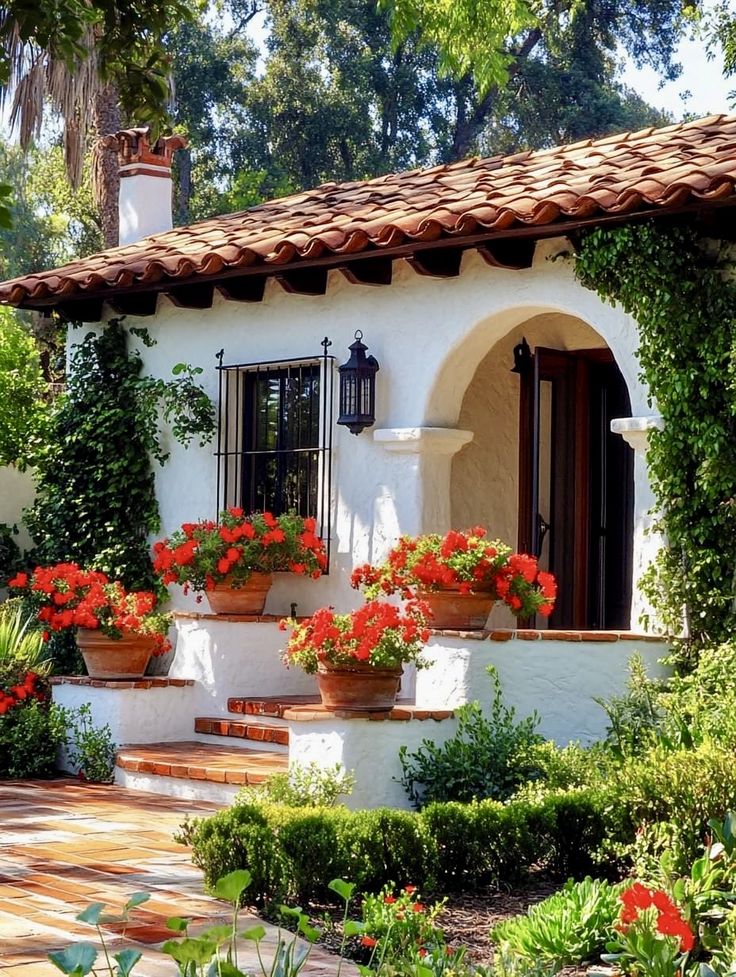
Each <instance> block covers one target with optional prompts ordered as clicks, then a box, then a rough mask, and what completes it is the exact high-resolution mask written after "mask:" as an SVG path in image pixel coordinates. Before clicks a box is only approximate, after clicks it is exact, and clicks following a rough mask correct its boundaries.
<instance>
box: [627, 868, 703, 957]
mask: <svg viewBox="0 0 736 977" xmlns="http://www.w3.org/2000/svg"><path fill="white" fill-rule="evenodd" d="M619 898H620V899H621V902H622V903H623V907H622V909H621V914H620V916H619V922H618V929H620V930H621V931H622V932H626V930H627V928H628V927H629V926H630V925H631V924H632V923H635V922H637V920H638V919H639V918H640V913H641V912H643V911H645V910H647V909H654V910H656V924H655V925H656V928H657V932H658V933H661V934H662V936H675V937H677V938H678V939H679V941H680V951H681V952H682V953H688V952H689V951H690V950H692V948H693V947H694V946H695V934H694V933H693V931H692V930H691V929H690V927H689V925H688V924H687V922H686V921H685V920H684V919H683V918H682V914H681V912H680V909H679V907H678V906H677V905H675V903H674V902H673V901H672V899H671V898H670V897H669V896H668V895H667V893H666V892H663V891H662V890H659V889H657V890H655V889H649V888H647V886H645V885H642V884H641V882H635V883H634V884H633V885H632V886H631V888H630V889H626V891H625V892H622V893H621V895H620V896H619Z"/></svg>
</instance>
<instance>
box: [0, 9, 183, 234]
mask: <svg viewBox="0 0 736 977" xmlns="http://www.w3.org/2000/svg"><path fill="white" fill-rule="evenodd" d="M189 16H190V11H189V5H188V4H187V3H186V2H185V0H159V2H157V3H154V4H150V3H145V2H140V0H135V2H129V0H86V2H84V3H79V2H78V0H54V2H53V3H51V2H49V0H41V2H39V3H35V4H32V3H31V4H29V3H27V2H25V0H12V2H11V3H9V4H7V5H6V6H5V7H4V8H3V17H2V20H1V22H0V102H3V103H6V102H7V101H9V100H10V99H11V98H12V112H11V122H13V123H14V124H16V123H17V124H18V127H19V131H20V140H21V145H22V146H23V147H24V148H28V146H29V145H30V144H31V142H32V141H33V139H34V138H37V137H38V136H39V135H40V133H41V127H42V123H43V119H44V116H45V114H46V113H47V112H48V108H49V106H50V107H51V108H52V109H53V110H54V111H55V112H56V113H57V114H58V115H59V116H60V117H61V119H62V120H63V122H64V158H65V163H66V168H67V173H68V175H69V179H70V182H71V183H72V184H73V185H74V186H75V187H76V186H78V185H79V184H80V182H81V179H82V163H83V159H84V155H85V149H86V141H87V135H88V133H89V132H90V131H93V132H94V134H95V135H96V136H98V137H99V136H102V135H105V134H106V133H109V132H114V131H115V130H116V129H119V128H120V118H121V112H120V108H122V111H123V113H124V115H125V116H127V117H131V118H135V119H136V120H137V121H138V122H144V123H145V122H148V123H151V124H153V126H154V127H156V126H158V125H159V124H160V123H161V122H162V121H163V119H164V118H165V117H166V102H167V99H168V95H169V66H168V59H167V56H166V53H165V51H164V48H163V45H162V37H163V35H164V34H165V33H166V31H167V30H168V29H169V28H170V27H171V26H172V25H173V24H176V23H178V22H180V21H182V20H185V19H187V18H188V17H189ZM98 149H99V152H98V159H97V161H96V173H97V176H98V179H97V180H96V188H97V191H98V193H97V196H98V201H99V204H100V212H101V215H102V225H103V234H104V239H105V243H106V244H108V245H111V244H117V233H118V228H117V161H116V159H115V156H114V154H113V153H112V152H111V151H110V150H106V151H105V150H103V149H102V148H101V147H98ZM9 194H10V187H9V186H8V185H4V186H2V187H0V226H8V222H9V213H8V209H7V206H3V205H2V204H3V198H5V199H7V197H8V195H9Z"/></svg>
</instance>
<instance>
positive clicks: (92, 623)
mask: <svg viewBox="0 0 736 977" xmlns="http://www.w3.org/2000/svg"><path fill="white" fill-rule="evenodd" d="M8 586H9V587H12V588H13V589H14V590H18V591H21V592H25V593H26V594H27V595H28V597H29V598H30V600H31V602H32V603H33V605H34V606H35V608H36V616H37V618H38V620H39V621H40V622H41V623H42V624H43V625H44V626H45V628H46V631H44V638H45V639H46V640H48V638H49V636H50V632H57V631H65V630H68V629H70V628H84V629H86V630H89V631H97V630H100V631H102V632H103V633H104V634H106V635H107V636H108V637H110V638H120V637H121V636H122V635H123V633H124V632H129V631H132V632H134V633H136V634H148V635H151V637H153V638H155V639H156V648H155V651H154V654H161V653H163V652H164V651H167V650H168V649H169V648H170V647H171V645H170V644H169V642H168V640H167V639H166V633H167V631H168V629H169V624H170V621H169V617H168V615H165V614H157V613H155V606H156V596H155V595H154V594H153V593H151V592H150V591H144V590H139V591H131V592H130V593H128V592H127V591H126V590H125V588H124V587H123V585H122V584H121V583H119V582H118V581H110V579H109V578H108V577H107V576H106V575H105V574H104V573H101V572H100V571H99V570H83V569H82V568H81V567H80V566H79V565H78V564H76V563H57V564H56V565H55V566H50V567H36V569H35V570H34V571H33V573H32V574H31V575H30V577H29V575H28V574H27V573H19V574H17V575H16V576H15V577H13V579H12V580H10V581H9V582H8Z"/></svg>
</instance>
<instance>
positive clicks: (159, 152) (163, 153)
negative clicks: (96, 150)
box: [102, 126, 189, 168]
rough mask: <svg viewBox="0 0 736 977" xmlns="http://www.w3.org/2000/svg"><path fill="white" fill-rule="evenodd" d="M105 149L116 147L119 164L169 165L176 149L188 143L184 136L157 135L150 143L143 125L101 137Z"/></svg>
mask: <svg viewBox="0 0 736 977" xmlns="http://www.w3.org/2000/svg"><path fill="white" fill-rule="evenodd" d="M102 145H103V147H104V148H105V149H116V150H117V151H118V156H119V158H120V165H121V166H127V165H129V164H131V163H147V164H148V165H149V166H162V167H167V168H170V167H171V159H172V157H173V155H174V153H175V152H176V151H177V149H185V148H186V147H187V146H188V145H189V140H188V139H187V138H186V136H159V138H158V139H157V140H156V142H155V143H154V144H153V145H151V130H150V129H149V128H148V127H147V126H145V127H140V128H136V129H121V130H120V132H116V133H115V135H114V136H112V135H110V136H105V137H104V138H103V139H102Z"/></svg>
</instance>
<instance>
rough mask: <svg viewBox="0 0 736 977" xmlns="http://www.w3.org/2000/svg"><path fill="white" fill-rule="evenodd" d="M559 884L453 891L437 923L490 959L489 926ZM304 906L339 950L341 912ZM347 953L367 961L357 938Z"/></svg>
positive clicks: (571, 972) (568, 973) (356, 911)
mask: <svg viewBox="0 0 736 977" xmlns="http://www.w3.org/2000/svg"><path fill="white" fill-rule="evenodd" d="M560 885H561V882H560V881H559V879H556V880H554V879H549V878H547V877H544V876H539V877H532V878H531V879H529V880H528V881H526V882H524V883H520V884H518V885H516V886H514V888H510V887H503V886H487V887H484V888H481V889H475V890H473V891H472V892H468V893H457V892H454V893H451V894H449V895H448V896H447V905H446V907H445V910H444V912H443V913H442V915H441V916H440V917H439V919H438V920H437V923H438V925H439V926H440V927H441V928H442V929H443V930H444V933H445V938H446V940H447V943H448V944H449V945H450V946H464V947H466V949H467V951H468V957H469V959H471V960H473V961H474V962H475V963H490V962H491V960H492V957H493V944H492V943H491V941H490V939H489V935H488V934H489V932H490V930H491V928H492V927H493V926H495V925H496V923H500V922H501V921H502V920H504V919H509V918H510V917H512V916H519V915H521V914H522V913H525V912H526V910H527V909H528V908H529V906H532V905H534V904H535V903H537V902H541V901H542V900H543V899H546V898H547V896H550V895H552V893H554V892H556V891H557V890H558V889H559V888H560ZM440 899H442V895H434V896H432V897H431V898H430V897H427V902H428V903H433V902H436V901H439V900H440ZM304 909H305V912H307V913H309V916H310V919H311V922H312V924H313V925H315V926H317V927H319V928H320V929H321V930H323V931H324V935H323V937H322V939H321V940H320V943H321V944H322V945H323V946H324V947H325V948H326V949H328V950H331V951H333V952H334V953H337V952H339V950H340V943H341V932H340V924H341V922H342V912H341V911H340V910H339V909H337V908H336V907H335V906H326V905H322V904H319V903H308V904H307V905H305V907H304ZM256 911H257V910H256ZM261 912H263V910H261ZM266 915H267V917H268V918H269V919H271V921H272V922H274V923H278V922H279V920H278V918H277V917H275V916H272V914H271V913H266ZM351 916H352V918H354V919H358V918H360V907H359V905H357V904H355V905H353V907H352V912H351ZM282 925H283V921H282ZM347 955H348V956H350V957H353V958H354V959H356V960H358V962H360V963H365V962H366V959H365V955H366V951H365V950H363V948H361V947H360V945H359V943H358V941H357V940H355V941H351V942H350V944H349V945H348V953H347ZM586 970H587V967H581V968H575V967H569V968H566V969H565V970H564V971H563V972H562V973H563V974H564V975H565V977H578V975H584V974H585V973H586Z"/></svg>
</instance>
